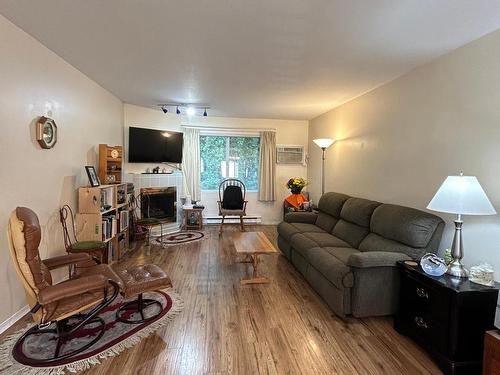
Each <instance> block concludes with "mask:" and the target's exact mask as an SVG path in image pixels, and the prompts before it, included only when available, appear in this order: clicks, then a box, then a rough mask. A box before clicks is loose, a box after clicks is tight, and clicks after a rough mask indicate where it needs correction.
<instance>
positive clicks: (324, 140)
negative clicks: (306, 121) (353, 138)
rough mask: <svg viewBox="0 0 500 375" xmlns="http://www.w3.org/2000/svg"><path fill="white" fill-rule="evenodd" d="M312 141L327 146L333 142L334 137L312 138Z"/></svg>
mask: <svg viewBox="0 0 500 375" xmlns="http://www.w3.org/2000/svg"><path fill="white" fill-rule="evenodd" d="M313 142H314V143H316V144H317V145H318V146H319V147H321V148H328V147H330V146H331V145H333V144H334V143H335V139H331V138H318V139H313Z"/></svg>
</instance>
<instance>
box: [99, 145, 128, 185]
mask: <svg viewBox="0 0 500 375" xmlns="http://www.w3.org/2000/svg"><path fill="white" fill-rule="evenodd" d="M122 162H123V147H122V146H108V145H106V144H100V145H99V179H100V180H101V183H103V184H121V182H122V164H123V163H122Z"/></svg>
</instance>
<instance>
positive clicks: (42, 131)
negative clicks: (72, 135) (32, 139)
mask: <svg viewBox="0 0 500 375" xmlns="http://www.w3.org/2000/svg"><path fill="white" fill-rule="evenodd" d="M36 140H37V141H38V143H39V144H40V147H42V148H45V149H49V148H52V147H54V145H55V144H56V142H57V125H56V123H55V121H54V120H52V119H51V118H48V117H45V116H42V117H40V119H39V120H38V122H37V123H36Z"/></svg>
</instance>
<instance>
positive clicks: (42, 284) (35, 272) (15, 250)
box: [8, 207, 123, 367]
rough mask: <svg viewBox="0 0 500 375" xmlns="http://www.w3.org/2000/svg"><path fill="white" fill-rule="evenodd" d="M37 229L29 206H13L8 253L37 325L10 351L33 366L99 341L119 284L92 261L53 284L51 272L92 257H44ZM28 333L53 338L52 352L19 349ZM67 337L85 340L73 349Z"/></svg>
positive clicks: (55, 359) (115, 276) (82, 254)
mask: <svg viewBox="0 0 500 375" xmlns="http://www.w3.org/2000/svg"><path fill="white" fill-rule="evenodd" d="M41 233H42V231H41V229H40V224H39V222H38V217H37V215H36V214H35V213H34V212H33V211H32V210H30V209H29V208H26V207H17V208H16V209H15V210H14V211H13V212H12V214H11V216H10V219H9V224H8V240H9V248H10V256H11V259H12V262H13V263H14V266H15V268H16V271H17V274H18V276H19V278H20V279H21V281H22V283H23V286H24V290H25V292H26V297H27V300H28V304H29V306H30V307H31V314H32V317H33V319H34V320H35V322H36V323H37V324H36V325H35V326H33V327H32V328H30V329H29V330H28V331H26V333H24V334H23V335H22V336H21V337H20V338H19V339H18V341H17V342H16V344H15V345H14V349H13V351H12V353H13V355H14V357H15V358H16V360H18V361H19V362H22V363H24V364H28V365H31V366H35V367H36V366H40V365H48V364H52V363H57V361H60V360H62V359H64V358H68V357H70V356H74V355H75V354H78V353H81V352H83V351H84V350H86V349H88V348H90V347H91V346H92V345H93V344H95V343H96V342H97V341H99V339H100V338H101V337H102V335H103V334H104V331H105V323H104V320H103V319H102V318H100V317H99V316H98V314H99V313H100V312H101V311H102V310H103V309H105V308H106V307H107V306H108V305H109V304H110V303H111V302H112V301H113V300H114V299H115V298H116V296H117V295H118V293H119V291H120V288H121V287H122V285H123V283H122V281H121V279H120V278H119V277H118V275H116V273H115V272H114V271H113V270H112V269H111V268H110V267H109V266H108V265H105V264H96V265H94V267H89V268H87V269H85V271H84V272H82V273H81V274H79V275H78V276H77V277H76V278H74V279H70V280H66V281H63V282H60V283H58V284H53V283H52V277H51V274H50V271H51V270H54V269H58V268H61V267H67V266H69V265H72V264H76V263H79V262H88V261H90V260H91V258H90V255H89V254H86V253H80V254H67V255H62V256H58V257H55V258H50V259H44V260H42V259H41V258H40V254H39V251H38V246H39V244H40V240H41ZM84 311H85V312H84ZM90 324H91V325H92V327H93V330H95V331H96V333H95V334H93V335H89V333H88V332H89V330H88V328H89V327H88V326H89V325H90ZM32 335H37V336H36V340H44V341H46V342H53V343H54V352H53V355H49V356H48V357H44V358H43V359H41V358H29V357H27V356H26V354H24V352H23V350H22V348H23V344H24V343H25V341H26V340H29V339H30V337H31V336H32ZM40 335H42V336H40ZM71 337H80V338H84V339H82V340H81V341H80V342H79V344H78V346H76V347H73V346H69V345H68V347H66V345H65V343H66V342H67V340H68V339H69V338H71ZM73 341H74V340H73ZM72 345H74V342H73V343H72Z"/></svg>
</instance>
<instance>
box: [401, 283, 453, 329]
mask: <svg viewBox="0 0 500 375" xmlns="http://www.w3.org/2000/svg"><path fill="white" fill-rule="evenodd" d="M401 288H402V289H401V292H402V295H403V297H402V298H404V300H405V307H406V308H407V309H408V311H410V312H414V313H420V314H421V315H422V314H424V315H425V316H427V317H428V318H429V319H432V320H433V321H435V322H437V323H442V324H443V325H446V324H447V322H448V313H449V310H450V295H449V293H448V291H447V290H446V289H439V288H436V287H433V286H431V285H429V284H427V283H424V282H422V281H420V280H417V279H416V278H414V277H412V276H411V275H407V276H406V277H404V278H403V280H402V283H401Z"/></svg>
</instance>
